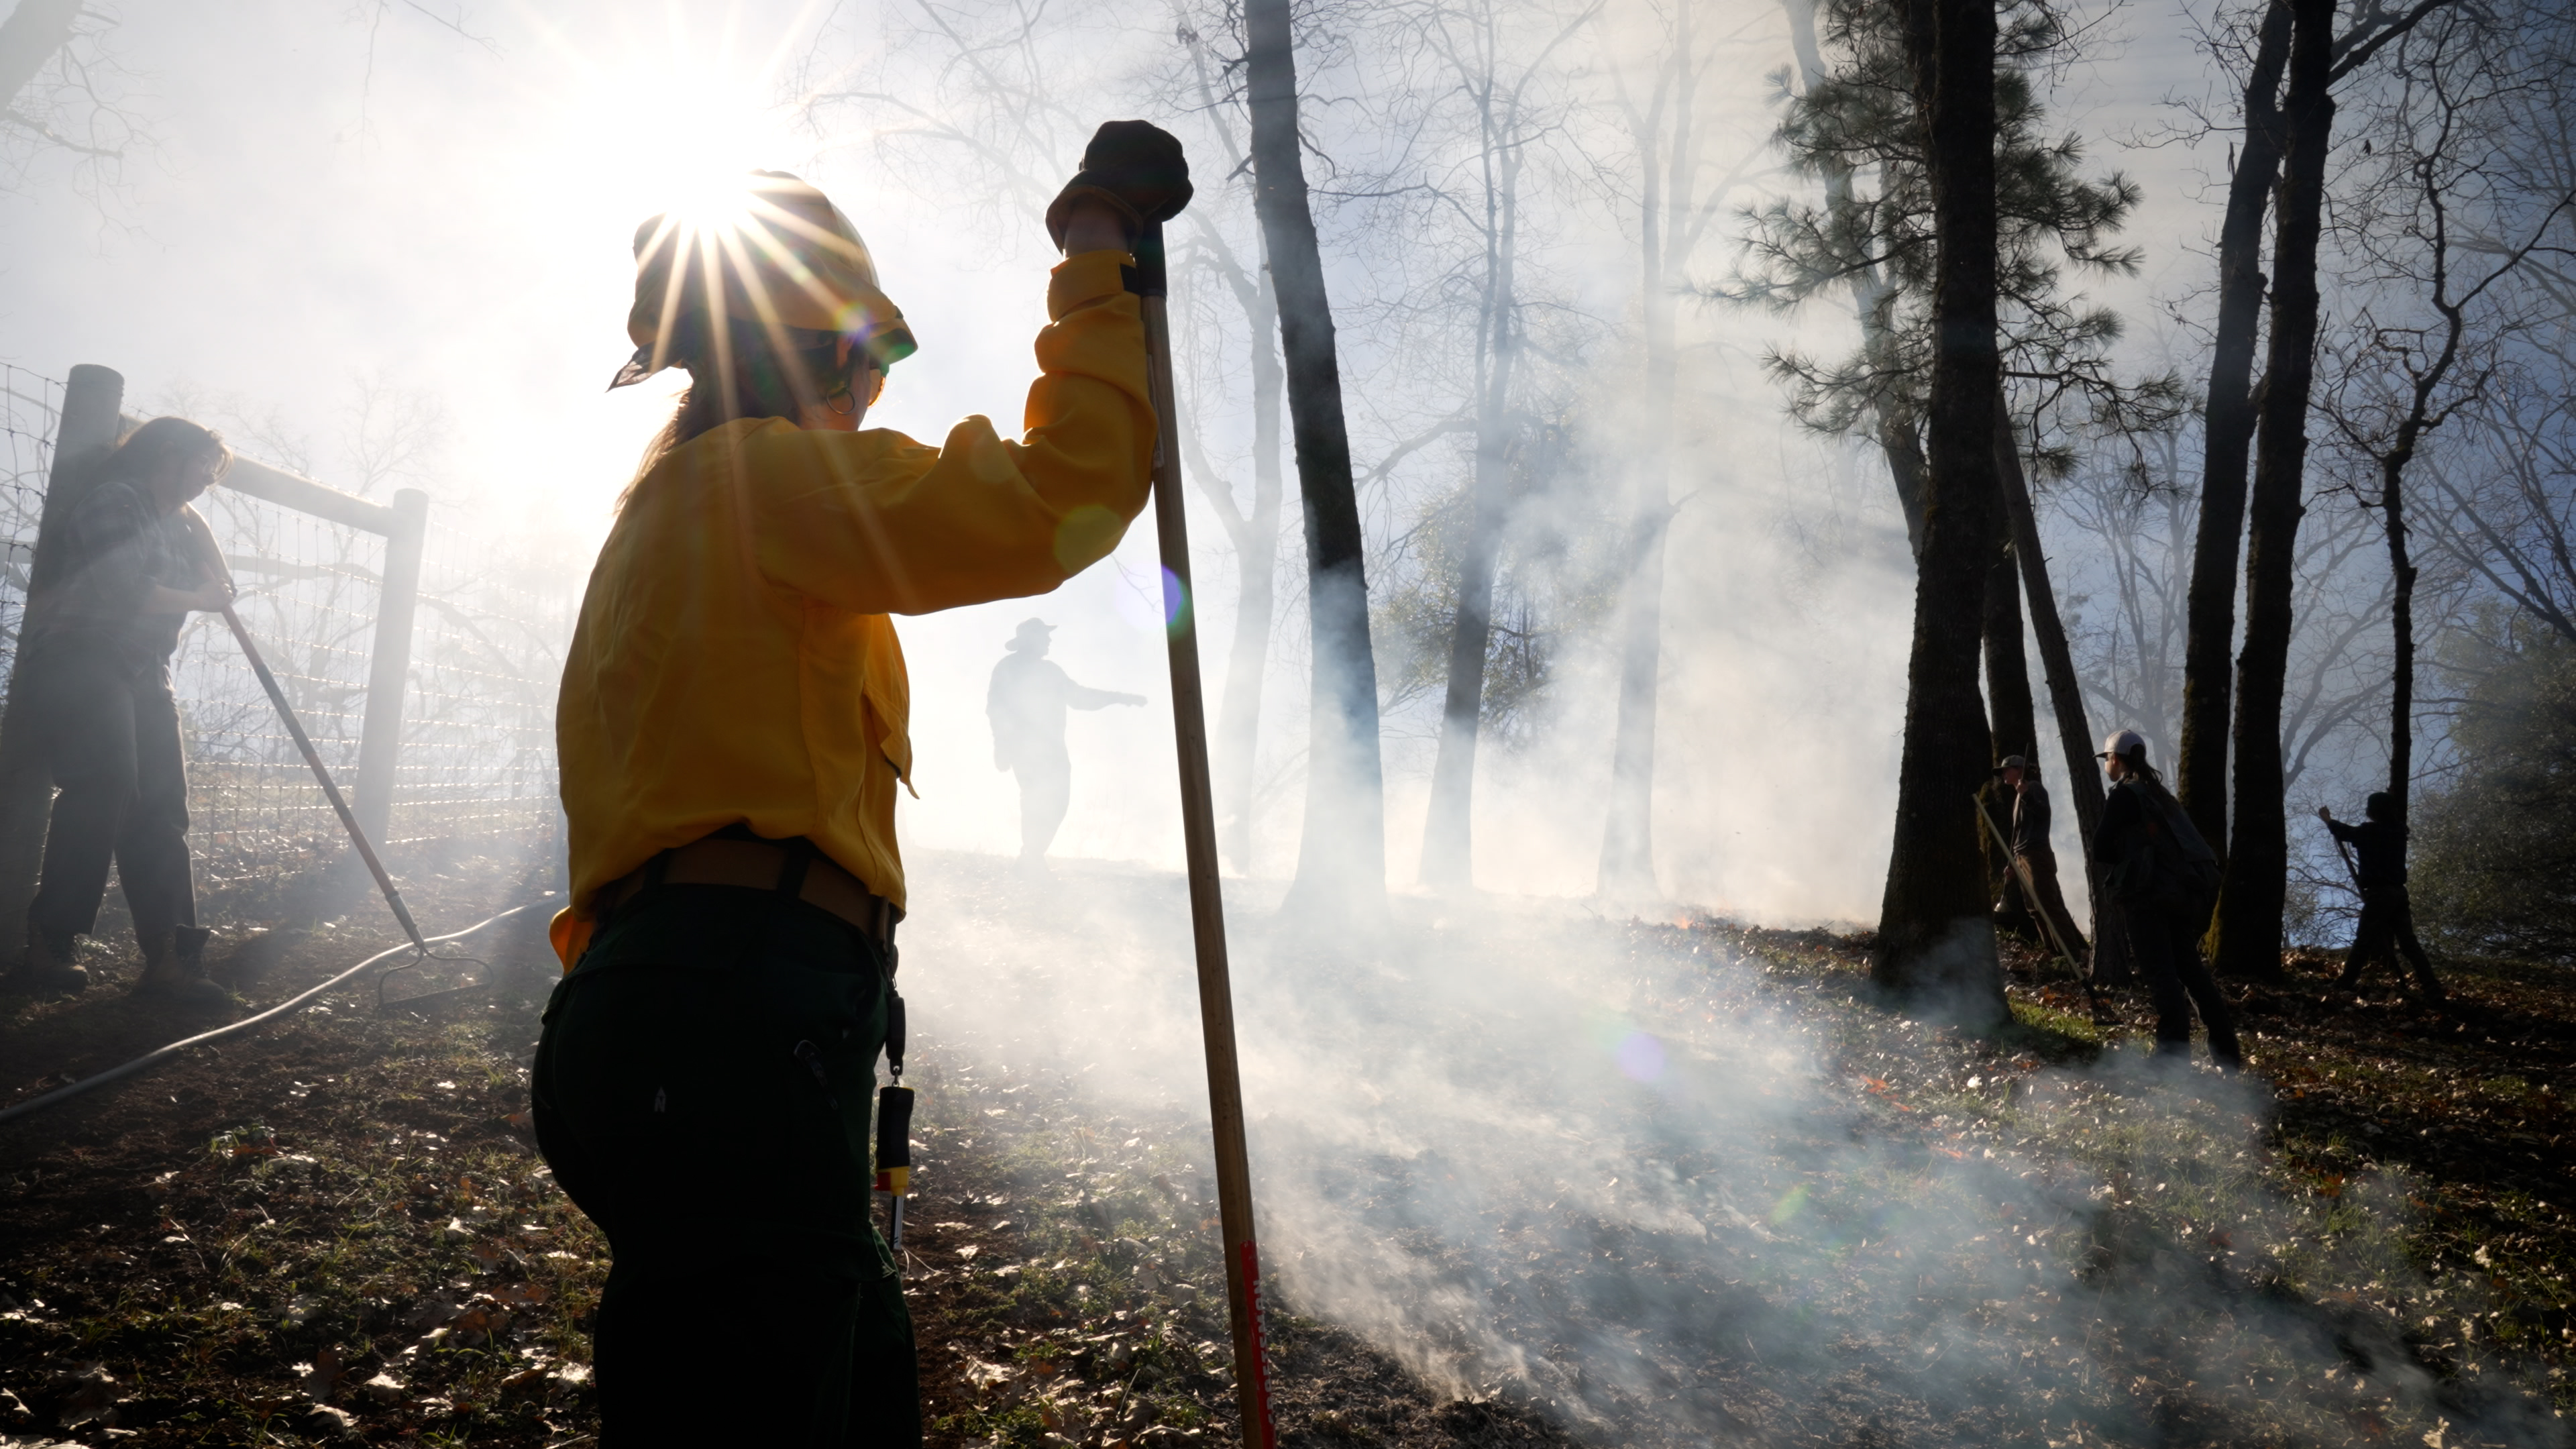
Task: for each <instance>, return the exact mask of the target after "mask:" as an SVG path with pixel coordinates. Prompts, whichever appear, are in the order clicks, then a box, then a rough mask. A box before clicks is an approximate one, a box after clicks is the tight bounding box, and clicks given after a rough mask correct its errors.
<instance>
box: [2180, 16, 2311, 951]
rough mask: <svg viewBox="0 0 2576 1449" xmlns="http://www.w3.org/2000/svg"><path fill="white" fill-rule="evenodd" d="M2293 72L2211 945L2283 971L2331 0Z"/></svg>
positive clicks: (2299, 43) (2298, 45)
mask: <svg viewBox="0 0 2576 1449" xmlns="http://www.w3.org/2000/svg"><path fill="white" fill-rule="evenodd" d="M2291 6H2292V10H2293V22H2292V33H2291V38H2290V63H2289V76H2290V84H2289V91H2288V94H2287V96H2286V97H2285V98H2284V100H2283V103H2282V107H2281V110H2282V128H2283V132H2284V137H2285V143H2284V146H2283V149H2282V172H2281V191H2280V198H2279V202H2278V208H2279V218H2278V220H2277V221H2276V222H2275V224H2274V227H2275V229H2274V233H2273V241H2272V266H2273V278H2272V341H2271V350H2270V352H2269V354H2268V355H2267V356H2266V357H2265V359H2264V369H2263V371H2264V381H2263V398H2262V405H2261V411H2260V417H2259V419H2258V422H2257V433H2256V439H2255V450H2254V454H2255V456H2254V488H2253V502H2252V506H2251V508H2250V509H2249V510H2248V531H2247V541H2246V549H2245V647H2244V650H2243V652H2242V653H2241V654H2239V655H2238V656H2237V661H2236V737H2235V741H2234V744H2235V751H2236V773H2235V790H2234V792H2233V793H2234V797H2235V798H2234V801H2233V804H2234V808H2235V821H2234V826H2235V828H2234V830H2233V831H2231V832H2230V841H2229V848H2228V852H2227V872H2226V876H2225V879H2224V882H2223V883H2222V884H2221V886H2220V887H2219V895H2218V914H2217V918H2216V920H2214V921H2213V922H2212V923H2211V925H2210V937H2211V946H2212V958H2213V961H2214V964H2215V965H2216V966H2217V968H2218V970H2219V971H2220V972H2221V973H2223V974H2226V975H2231V976H2240V977H2260V978H2267V979H2268V978H2271V977H2276V976H2278V975H2280V974H2281V910H2282V906H2283V902H2284V898H2285V896H2286V894H2287V890H2288V879H2289V840H2288V834H2287V830H2286V828H2285V823H2284V821H2283V820H2282V813H2281V812H2282V791H2283V787H2282V781H2281V692H2282V686H2283V681H2284V678H2285V676H2286V675H2287V673H2288V671H2289V663H2290V631H2291V627H2292V625H2293V623H2294V622H2295V621H2294V620H2293V618H2292V611H2291V601H2290V595H2291V586H2292V584H2293V582H2294V577H2293V571H2294V567H2295V565H2296V562H2297V558H2296V553H2297V548H2298V538H2299V518H2300V515H2301V514H2303V513H2304V512H2306V509H2305V507H2304V506H2303V505H2302V503H2301V501H2300V500H2301V494H2302V492H2303V486H2304V481H2305V472H2306V468H2307V456H2308V395H2309V391H2310V388H2311V386H2312V384H2313V382H2314V379H2315V372H2316V350H2317V308H2318V299H2317V238H2318V234H2319V232H2320V230H2321V227H2322V223H2323V218H2324V210H2325V179H2326V148H2327V146H2328V144H2329V143H2330V142H2331V140H2332V139H2333V133H2334V96H2333V95H2332V94H2331V92H2329V90H2328V89H2327V86H2328V83H2329V80H2330V73H2331V70H2332V67H2333V63H2334V15H2335V0H2291Z"/></svg>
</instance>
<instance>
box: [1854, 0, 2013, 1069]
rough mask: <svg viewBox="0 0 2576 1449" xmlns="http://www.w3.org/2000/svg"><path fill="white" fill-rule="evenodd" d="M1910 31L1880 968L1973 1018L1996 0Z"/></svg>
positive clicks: (1992, 378)
mask: <svg viewBox="0 0 2576 1449" xmlns="http://www.w3.org/2000/svg"><path fill="white" fill-rule="evenodd" d="M1906 42H1907V45H1908V48H1909V50H1910V51H1911V54H1912V58H1913V62H1914V74H1915V84H1916V86H1917V88H1918V89H1920V90H1924V91H1927V92H1928V99H1929V105H1928V106H1927V107H1926V108H1925V109H1926V111H1927V113H1928V115H1929V118H1930V119H1929V125H1928V126H1927V127H1926V130H1927V132H1928V135H1927V136H1926V141H1927V146H1926V150H1927V153H1928V155H1929V158H1930V163H1931V164H1930V168H1929V169H1930V173H1931V180H1932V211H1933V229H1934V235H1935V236H1936V237H1937V239H1938V245H1939V248H1940V251H1939V258H1938V260H1937V262H1936V263H1935V266H1934V271H1933V279H1932V332H1933V338H1934V348H1933V361H1932V388H1931V402H1930V405H1929V407H1928V408H1927V409H1926V422H1927V424H1928V428H1927V432H1928V439H1927V446H1926V453H1927V454H1928V461H1929V463H1930V465H1931V468H1930V474H1929V476H1928V477H1927V478H1925V480H1924V506H1923V551H1922V558H1921V561H1920V563H1919V565H1918V566H1917V568H1916V570H1915V586H1914V640H1913V649H1912V657H1911V659H1910V661H1909V662H1908V665H1907V669H1906V699H1905V744H1904V754H1903V758H1902V761H1901V763H1900V764H1899V765H1898V770H1897V784H1896V829H1895V842H1894V850H1893V853H1892V855H1891V857H1890V859H1889V862H1888V870H1887V891H1886V895H1885V897H1884V898H1883V900H1882V903H1881V905H1880V908H1879V924H1878V943H1877V947H1876V949H1875V951H1874V952H1873V955H1872V961H1871V974H1872V975H1873V976H1874V977H1875V979H1876V980H1877V981H1878V982H1879V984H1880V985H1881V986H1883V987H1885V988H1888V989H1891V990H1894V991H1897V992H1900V993H1903V994H1905V995H1907V996H1911V997H1915V998H1918V999H1924V1000H1927V1001H1929V1002H1931V1003H1933V1004H1934V1005H1935V1008H1936V1009H1938V1010H1941V1011H1943V1012H1944V1013H1945V1014H1952V1015H1955V1016H1956V1017H1958V1018H1959V1019H1960V1020H1962V1021H1964V1022H1972V1023H1976V1024H1980V1025H1982V1024H1987V1023H1991V1022H1995V1021H2000V1020H2002V1019H2004V1017H2005V1016H2006V1014H2007V1008H2006V1006H2005V1003H2004V993H2003V973H2002V970H2001V968H2000V966H1999V965H1998V963H1997V961H1996V958H1995V934H1994V923H1993V921H1991V920H1990V919H1989V918H1988V917H1987V915H1986V897H1985V881H1984V878H1983V875H1982V873H1981V872H1980V871H1979V870H1978V867H1977V862H1978V848H1977V829H1978V827H1977V823H1976V813H1975V812H1976V805H1975V800H1974V796H1975V794H1976V790H1977V787H1978V785H1979V784H1980V783H1982V781H1983V780H1984V778H1985V776H1986V759H1987V752H1988V743H1987V735H1986V722H1985V711H1984V709H1983V708H1982V707H1981V702H1980V701H1979V699H1978V697H1977V656H1978V649H1979V645H1980V643H1981V633H1982V629H1981V626H1982V623H1983V617H1982V616H1983V614H1984V608H1983V601H1984V592H1985V590H1984V584H1985V562H1986V559H1985V555H1986V548H1987V545H1988V543H1989V542H1990V541H1991V539H1992V537H1993V523H1992V519H1993V509H1994V506H1995V494H1996V487H1997V484H1996V479H1995V453H1994V435H1995V414H1994V397H1995V389H1996V388H1997V387H1998V386H2000V385H2001V382H2002V366H2001V361H2000V359H1999V357H1998V355H1997V352H1996V346H1995V281H1996V277H1995V252H1996V242H1997V228H1996V215H1995V11H1994V5H1993V3H1992V0H1915V4H1914V5H1913V7H1912V13H1911V14H1910V15H1909V17H1908V23H1907V35H1906Z"/></svg>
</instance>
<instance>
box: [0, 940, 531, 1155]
mask: <svg viewBox="0 0 2576 1449" xmlns="http://www.w3.org/2000/svg"><path fill="white" fill-rule="evenodd" d="M552 904H554V901H553V898H552V897H551V896H549V897H548V898H547V899H544V900H535V901H530V902H528V903H527V904H526V905H524V906H512V907H511V908H510V909H508V910H506V911H503V912H502V913H501V914H499V915H497V916H489V917H486V918H484V919H483V920H480V921H476V922H475V923H474V924H473V925H470V926H468V927H466V928H465V929H464V930H462V931H454V932H451V933H449V934H447V935H444V936H432V937H430V938H429V939H428V940H427V941H424V942H422V943H421V944H422V945H423V946H434V945H437V944H438V943H439V942H441V941H461V940H463V939H464V938H466V937H467V936H471V935H473V934H474V933H475V932H477V931H480V930H482V929H484V928H485V927H487V926H491V925H494V924H496V923H498V922H501V921H506V920H508V919H509V918H511V917H512V916H515V915H518V914H520V913H521V912H524V911H533V910H535V909H536V908H537V907H539V906H545V905H552ZM413 949H414V947H413V946H412V944H411V943H410V942H409V941H405V942H404V943H403V944H401V945H399V946H396V947H394V948H393V949H391V950H388V951H379V952H377V953H376V954H374V955H373V956H370V957H368V958H367V959H366V960H364V961H361V962H359V963H358V964H357V965H355V966H352V967H350V968H349V969H348V970H346V971H343V972H341V973H340V974H339V975H337V976H334V977H332V978H331V979H330V980H328V981H325V982H323V983H322V984H321V985H319V986H316V987H314V988H313V989H312V990H310V991H307V992H304V993H302V994H301V995H298V996H292V997H289V998H287V999H286V1000H284V1001H281V1002H279V1003H278V1004H277V1005H275V1006H272V1007H270V1008H269V1009H268V1010H266V1011H263V1012H261V1013H260V1014H259V1015H257V1016H246V1017H243V1018H242V1019H241V1020H239V1021H236V1022H232V1023H230V1024H228V1025H224V1026H219V1027H216V1028H215V1029H214V1030H213V1031H201V1032H199V1033H197V1034H196V1035H195V1036H192V1037H188V1038H186V1039H184V1040H181V1041H174V1042H172V1043H170V1044H169V1045H168V1046H165V1047H160V1048H156V1049H155V1050H152V1051H148V1052H145V1053H144V1054H143V1055H141V1056H139V1057H136V1058H135V1059H134V1060H132V1061H130V1062H127V1063H125V1064H124V1065H123V1066H117V1067H110V1068H108V1069H107V1070H106V1071H103V1072H100V1073H99V1074H97V1075H96V1076H91V1077H83V1078H81V1079H80V1080H79V1081H77V1082H74V1083H72V1084H71V1085H70V1086H68V1087H56V1088H55V1089H54V1090H52V1091H50V1092H47V1093H46V1094H45V1095H43V1096H41V1097H36V1098H32V1099H30V1100H28V1101H24V1102H21V1103H19V1104H18V1105H17V1106H15V1107H11V1108H9V1109H8V1110H6V1111H0V1122H8V1121H12V1120H14V1119H16V1118H19V1117H23V1116H25V1115H26V1114H28V1113H30V1112H33V1111H35V1110H36V1109H37V1108H39V1107H50V1106H52V1105H53V1104H54V1103H56V1102H60V1101H63V1100H65V1099H66V1098H70V1097H77V1096H79V1095H80V1094H81V1093H83V1092H86V1091H88V1090H89V1089H90V1088H92V1087H97V1086H104V1085H106V1084H107V1083H109V1082H113V1081H115V1080H116V1079H118V1078H119V1077H130V1076H132V1075H134V1074H135V1073H136V1072H139V1071H141V1070H143V1069H144V1068H145V1067H148V1066H151V1065H153V1064H154V1063H156V1062H161V1061H166V1060H168V1059H169V1058H171V1057H173V1056H176V1055H178V1054H179V1053H180V1052H183V1051H186V1050H187V1049H188V1048H190V1047H193V1046H204V1045H205V1044H206V1043H208V1042H210V1041H214V1040H215V1039H217V1038H219V1037H227V1036H231V1035H232V1034H233V1033H235V1032H240V1031H248V1030H250V1029H251V1028H252V1027H254V1026H257V1025H259V1024H260V1023H262V1022H265V1021H274V1020H275V1019H277V1018H278V1017H281V1016H284V1015H286V1014H288V1013H289V1012H292V1011H294V1010H295V1009H296V1008H298V1007H300V1006H302V1005H304V1003H306V1002H308V1001H311V1000H312V999H313V998H314V997H317V996H319V995H321V994H322V993H323V992H325V991H328V990H330V989H331V988H332V987H334V986H337V985H339V984H340V983H341V982H343V981H346V980H348V979H349V978H350V977H352V976H355V975H357V974H358V973H359V972H361V971H364V970H366V969H367V968H368V967H370V966H373V965H375V964H376V963H377V962H379V961H382V960H385V959H386V958H388V957H392V956H400V955H403V954H405V953H406V952H409V951H411V950H413Z"/></svg>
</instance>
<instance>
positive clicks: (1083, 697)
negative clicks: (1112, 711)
mask: <svg viewBox="0 0 2576 1449" xmlns="http://www.w3.org/2000/svg"><path fill="white" fill-rule="evenodd" d="M1064 702H1065V703H1066V704H1068V705H1070V706H1072V707H1073V708H1075V709H1103V708H1106V707H1108V706H1109V705H1113V704H1143V703H1144V702H1145V696H1143V695H1141V694H1121V693H1119V692H1118V691H1116V690H1114V689H1085V688H1084V687H1082V686H1081V685H1079V684H1076V683H1074V682H1073V681H1072V680H1070V679H1068V680H1066V681H1065V682H1064Z"/></svg>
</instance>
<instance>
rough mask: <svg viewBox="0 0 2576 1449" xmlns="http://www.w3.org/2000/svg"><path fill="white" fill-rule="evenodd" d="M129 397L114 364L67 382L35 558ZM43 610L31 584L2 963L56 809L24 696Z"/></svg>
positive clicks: (4, 790) (13, 734)
mask: <svg viewBox="0 0 2576 1449" xmlns="http://www.w3.org/2000/svg"><path fill="white" fill-rule="evenodd" d="M124 402H125V378H124V376H123V375H122V374H120V373H118V372H116V371H115V370H114V369H112V368H105V367H97V366H93V365H91V364H89V363H82V364H81V365H79V366H77V367H74V368H73V369H72V371H71V376H69V377H67V378H65V379H64V380H63V412H62V417H61V419H60V420H59V421H58V423H57V424H56V426H55V428H54V466H53V470H52V472H51V473H50V474H49V475H48V476H47V478H46V479H45V506H44V510H43V512H42V513H41V514H40V515H39V516H38V521H37V524H36V548H35V555H34V557H35V559H43V558H44V557H46V556H47V555H48V554H49V553H50V552H51V550H49V549H48V548H47V547H46V545H47V543H48V541H49V540H51V539H52V538H53V535H54V533H55V531H56V530H57V529H58V528H59V527H60V526H61V524H60V520H61V518H62V516H63V514H64V513H65V512H66V511H67V510H68V509H69V508H70V507H71V505H72V504H73V503H74V502H75V501H77V500H76V498H75V497H74V492H75V490H74V489H73V488H72V487H69V486H66V485H67V480H68V479H70V478H72V477H75V476H77V474H78V468H79V465H80V464H82V463H84V462H87V461H88V460H89V459H90V458H91V457H93V456H95V455H96V454H98V453H99V452H101V451H104V450H105V449H106V448H108V447H109V446H111V445H112V444H114V443H115V442H116V434H117V428H118V422H119V419H120V417H121V416H122V413H121V411H120V409H121V408H122V407H123V404H124ZM27 572H28V576H29V577H30V578H31V579H32V578H33V577H35V576H36V568H35V565H34V562H33V560H31V561H30V564H29V567H28V570H27ZM37 608H38V603H37V600H36V597H35V591H34V589H33V587H32V586H31V587H30V588H29V590H28V596H27V599H26V607H25V609H24V610H23V611H22V612H21V613H20V614H19V616H18V638H17V641H16V642H17V646H18V647H17V648H16V649H15V650H14V651H13V652H12V653H11V655H10V659H9V696H8V701H7V703H6V705H5V706H0V961H7V962H12V963H14V962H16V961H18V960H19V959H20V958H21V957H23V956H24V955H25V954H26V950H27V906H28V903H29V902H30V901H32V900H33V899H34V898H35V894H36V874H37V872H38V871H39V870H41V869H42V868H43V866H44V860H45V825H46V822H47V821H49V820H50V819H51V818H52V816H53V811H54V781H53V775H52V772H51V771H50V770H49V769H48V768H47V767H46V764H45V760H44V756H43V754H42V753H41V752H40V751H39V750H38V749H37V748H36V740H35V728H34V722H33V721H32V720H31V719H30V718H29V717H28V716H29V711H28V710H26V709H24V708H22V707H21V703H20V700H19V697H18V680H19V676H20V672H21V671H22V670H23V669H24V668H25V665H26V659H27V650H26V642H27V632H28V625H29V624H30V623H31V622H33V620H34V618H35V615H36V610H37Z"/></svg>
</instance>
